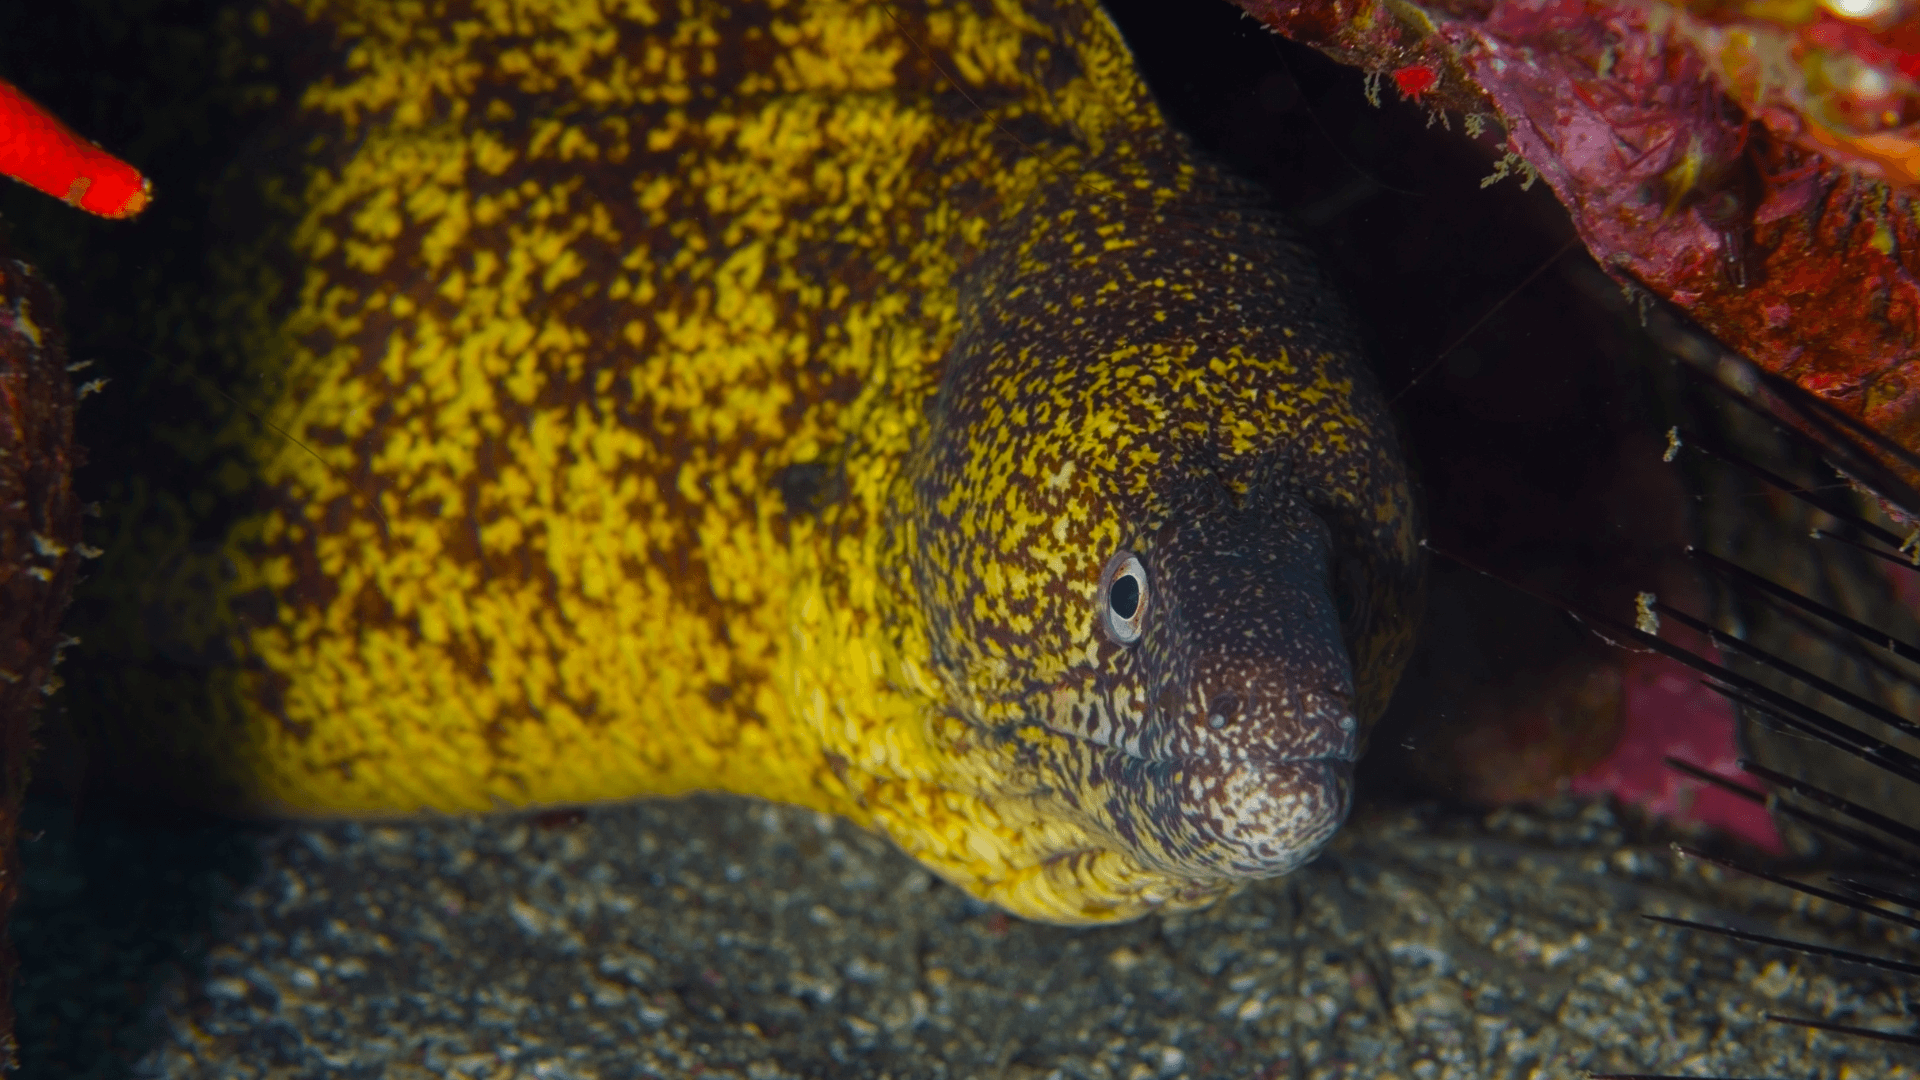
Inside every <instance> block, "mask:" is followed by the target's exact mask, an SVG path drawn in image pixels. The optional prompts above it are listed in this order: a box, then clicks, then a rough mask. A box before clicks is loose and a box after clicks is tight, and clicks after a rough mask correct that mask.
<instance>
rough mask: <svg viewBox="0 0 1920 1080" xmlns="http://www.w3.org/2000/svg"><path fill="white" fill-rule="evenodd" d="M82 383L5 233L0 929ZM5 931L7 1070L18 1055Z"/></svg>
mask: <svg viewBox="0 0 1920 1080" xmlns="http://www.w3.org/2000/svg"><path fill="white" fill-rule="evenodd" d="M73 410H74V389H73V383H72V376H71V375H70V374H69V373H68V371H67V349H66V339H65V337H64V336H63V333H62V330H61V328H60V303H59V299H58V298H57V297H56V296H55V294H54V291H53V288H52V286H50V285H49V284H48V283H47V282H46V280H45V279H44V278H42V277H40V276H39V275H38V274H36V273H35V272H34V270H33V268H32V267H30V266H28V265H27V264H26V263H24V262H22V261H20V260H19V259H17V258H14V257H13V254H12V252H11V251H10V250H9V249H8V247H7V245H6V244H5V243H4V241H0V928H4V927H5V925H6V918H7V913H8V911H9V910H11V909H12V907H13V904H14V900H15V898H16V896H17V894H18V884H17V883H18V878H19V874H18V871H17V869H16V867H15V863H14V835H15V833H16V832H17V830H18V823H19V814H20V804H21V799H22V797H23V796H24V795H25V792H26V787H27V765H28V758H29V757H30V756H31V754H32V750H33V729H34V723H35V713H36V711H37V710H38V708H39V706H40V703H41V701H42V700H43V698H44V696H45V693H50V692H51V691H52V689H53V687H54V686H56V685H57V683H56V682H55V681H54V676H53V666H54V664H55V663H57V662H58V656H59V647H60V625H59V624H60V616H61V614H62V613H63V612H65V611H66V608H67V600H68V598H69V597H70V596H71V594H72V592H73V582H74V576H75V574H76V573H77V571H78V568H79V562H80V557H79V554H78V549H79V537H80V504H79V502H78V500H76V499H75V498H74V494H73V467H74V465H75V464H77V459H78V457H79V453H78V451H76V450H75V449H74V445H73ZM13 968H14V955H13V951H12V949H11V947H10V946H8V945H6V944H5V942H4V939H0V1070H3V1069H6V1068H10V1067H11V1066H12V1064H13V1062H14V1043H13V1038H12V1035H11V1034H10V1032H11V1030H12V1012H11V1008H10V1005H9V1002H8V1000H7V993H8V988H9V987H11V986H12V983H13Z"/></svg>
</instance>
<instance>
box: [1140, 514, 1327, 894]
mask: <svg viewBox="0 0 1920 1080" xmlns="http://www.w3.org/2000/svg"><path fill="white" fill-rule="evenodd" d="M1330 552H1331V539H1330V536H1329V533H1328V530H1327V527H1326V525H1325V524H1324V523H1323V522H1322V521H1321V519H1320V518H1319V517H1318V516H1317V515H1316V514H1314V513H1313V511H1312V510H1311V509H1310V508H1309V507H1308V506H1307V505H1306V504H1305V503H1304V502H1303V501H1301V500H1299V499H1298V498H1295V497H1292V496H1282V497H1280V498H1278V499H1277V500H1275V501H1274V502H1271V503H1269V504H1267V505H1265V506H1263V507H1260V508H1258V509H1254V510H1247V509H1236V508H1221V509H1218V510H1216V511H1214V512H1212V513H1206V514H1201V515H1196V516H1194V517H1189V518H1186V519H1185V520H1183V521H1181V522H1179V523H1178V524H1175V525H1173V526H1170V527H1169V528H1167V529H1164V530H1162V531H1161V532H1160V533H1159V535H1158V536H1157V537H1156V538H1155V540H1154V542H1153V543H1152V544H1151V547H1150V549H1149V550H1148V551H1147V552H1145V554H1144V558H1143V560H1142V561H1143V564H1144V566H1145V567H1146V572H1147V576H1148V578H1149V580H1150V582H1151V584H1152V586H1153V587H1154V588H1155V590H1156V597H1157V599H1158V600H1159V605H1158V608H1157V609H1156V610H1155V611H1154V612H1153V614H1154V615H1155V616H1157V618H1156V619H1155V621H1154V624H1153V625H1151V626H1149V627H1147V628H1146V630H1145V632H1144V633H1143V634H1142V635H1141V640H1140V643H1139V644H1140V648H1141V651H1142V655H1141V660H1142V661H1144V663H1143V665H1142V667H1143V668H1144V671H1143V674H1144V676H1145V681H1146V682H1147V684H1148V693H1147V701H1148V707H1147V710H1146V716H1145V718H1144V720H1145V722H1144V724H1143V725H1142V728H1141V734H1142V737H1141V739H1140V740H1139V742H1138V743H1137V744H1136V749H1137V751H1138V752H1139V753H1140V756H1142V757H1144V758H1146V759H1147V760H1148V762H1150V764H1149V766H1148V767H1147V768H1146V770H1145V772H1146V774H1147V780H1148V782H1147V785H1146V786H1147V788H1148V789H1149V791H1150V794H1148V795H1146V797H1145V801H1146V802H1148V803H1149V804H1150V805H1151V809H1150V811H1149V812H1148V814H1147V815H1145V816H1146V817H1147V818H1148V820H1150V821H1151V822H1152V823H1153V826H1154V831H1155V832H1157V833H1158V834H1159V835H1158V840H1159V844H1158V846H1159V847H1160V848H1161V850H1163V851H1165V852H1167V853H1168V854H1169V855H1170V856H1171V858H1170V860H1169V861H1170V862H1173V863H1176V864H1179V865H1180V867H1181V868H1182V869H1184V870H1186V871H1187V872H1190V873H1199V874H1217V875H1221V876H1227V877H1267V876H1272V875H1276V874H1283V873H1286V872H1288V871H1290V870H1292V869H1294V868H1295V867H1297V866H1299V865H1300V864H1301V863H1304V862H1306V861H1307V860H1308V859H1310V858H1312V857H1313V855H1314V854H1315V853H1316V852H1317V851H1318V850H1319V848H1320V847H1321V846H1322V845H1323V844H1325V843H1326V841H1327V839H1328V838H1329V837H1331V836H1332V835H1333V833H1334V831H1335V830H1336V829H1338V828H1339V826H1340V824H1341V823H1342V822H1343V821H1344V820H1345V819H1346V816H1347V810H1348V807H1349V805H1350V803H1351V796H1352V771H1353V763H1354V761H1355V759H1357V758H1358V757H1359V754H1360V748H1361V744H1362V730H1361V727H1362V725H1361V722H1360V719H1359V718H1358V717H1357V716H1356V715H1355V711H1354V705H1353V702H1354V685H1353V674H1352V667H1351V664H1350V662H1349V659H1348V654H1347V649H1346V646H1345V643H1344V640H1343V636H1342V627H1341V624H1340V618H1339V614H1338V609H1337V606H1336V604H1335V601H1334V595H1333V587H1332V575H1331V572H1330V570H1329V566H1330V562H1331V559H1330Z"/></svg>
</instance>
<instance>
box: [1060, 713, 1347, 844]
mask: <svg viewBox="0 0 1920 1080" xmlns="http://www.w3.org/2000/svg"><path fill="white" fill-rule="evenodd" d="M1300 726H1301V727H1303V728H1306V729H1307V730H1306V731H1305V732H1303V733H1302V734H1301V735H1300V736H1299V737H1298V738H1296V739H1294V740H1290V742H1291V746H1290V748H1289V752H1287V753H1285V754H1284V755H1268V754H1258V753H1255V754H1246V753H1226V754H1222V753H1210V754H1176V755H1170V756H1166V757H1161V758H1146V757H1140V756H1136V755H1134V754H1131V753H1128V752H1127V751H1126V750H1124V749H1121V748H1117V747H1094V746H1092V745H1091V744H1088V746H1087V749H1089V750H1090V751H1093V752H1094V753H1096V754H1097V755H1098V757H1099V758H1101V759H1104V760H1103V761H1101V762H1100V763H1099V764H1097V765H1096V767H1095V775H1094V776H1092V777H1091V779H1093V780H1094V782H1095V783H1094V788H1095V790H1098V791H1100V792H1101V794H1102V798H1101V799H1100V800H1099V802H1098V804H1097V805H1096V806H1090V807H1087V809H1092V810H1094V811H1095V813H1094V816H1095V817H1096V818H1097V819H1098V821H1097V824H1098V826H1099V828H1100V829H1101V831H1103V832H1106V833H1107V834H1109V835H1111V836H1112V837H1114V839H1115V841H1116V842H1117V844H1118V846H1120V847H1121V848H1122V850H1126V851H1128V852H1130V853H1132V854H1133V855H1135V856H1136V857H1137V858H1139V859H1140V860H1141V861H1142V862H1143V863H1145V864H1146V865H1149V866H1153V867H1154V868H1156V869H1158V870H1161V871H1162V872H1165V873H1167V874H1170V875H1174V876H1177V877H1181V878H1186V879H1190V880H1195V881H1220V880H1227V881H1244V880H1251V879H1257V878H1268V877H1277V876H1279V875H1281V874H1286V873H1290V872H1292V871H1293V870H1295V869H1298V868H1299V867H1300V866H1301V865H1303V864H1304V863H1306V862H1308V861H1310V860H1311V859H1312V858H1313V857H1314V856H1315V855H1317V854H1318V853H1319V851H1320V849H1321V848H1322V847H1324V846H1325V845H1326V843H1327V841H1328V840H1329V839H1330V838H1331V837H1332V836H1333V834H1334V833H1335V832H1336V831H1337V830H1338V829H1339V828H1340V826H1341V824H1342V823H1343V822H1345V821H1346V818H1347V813H1348V811H1349V809H1350V808H1351V806H1352V801H1353V765H1354V762H1355V760H1356V759H1357V758H1358V757H1359V748H1360V740H1359V738H1358V736H1357V729H1358V724H1356V723H1354V722H1353V721H1352V716H1351V714H1350V713H1347V712H1345V711H1344V710H1338V711H1335V710H1327V711H1322V712H1319V713H1317V714H1315V715H1313V716H1312V717H1311V718H1310V719H1309V720H1307V721H1305V722H1302V723H1301V724H1300Z"/></svg>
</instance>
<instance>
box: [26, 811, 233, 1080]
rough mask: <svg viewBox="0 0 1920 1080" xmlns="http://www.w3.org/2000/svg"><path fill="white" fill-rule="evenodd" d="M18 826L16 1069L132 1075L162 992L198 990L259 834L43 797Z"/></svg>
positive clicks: (151, 1037) (36, 1074)
mask: <svg viewBox="0 0 1920 1080" xmlns="http://www.w3.org/2000/svg"><path fill="white" fill-rule="evenodd" d="M22 820H23V829H22V834H21V838H22V842H21V845H20V868H21V875H22V882H21V884H22V890H21V892H22V897H21V901H20V905H19V907H17V908H15V913H14V917H13V921H12V925H11V927H10V929H11V932H12V935H13V940H14V944H15V947H16V948H17V949H18V950H19V952H20V973H21V976H20V984H19V986H18V987H17V988H16V990H15V999H14V1000H15V1003H16V1007H17V1010H18V1019H17V1026H16V1031H15V1034H16V1037H17V1038H18V1039H19V1043H20V1061H21V1071H20V1073H19V1074H18V1075H19V1076H20V1077H22V1078H24V1080H36V1078H41V1077H49V1078H50V1077H62V1078H81V1077H85V1078H109V1077H122V1076H132V1075H135V1067H136V1064H137V1063H138V1062H139V1061H140V1060H141V1059H142V1058H144V1057H146V1056H147V1055H148V1054H149V1052H150V1051H151V1050H152V1048H153V1046H154V1044H155V1041H156V1039H158V1038H159V1036H160V1034H161V1032H162V1030H163V1027H164V1024H163V1022H162V1019H161V1010H160V1007H159V999H160V996H161V994H160V992H161V990H162V988H163V986H164V985H165V984H166V983H167V982H169V981H170V980H174V979H183V981H184V982H185V983H186V985H188V986H192V987H198V986H200V985H202V984H203V980H202V979H201V978H200V977H199V976H200V975H201V974H202V973H203V971H204V969H205V967H206V956H207V950H208V948H209V947H210V945H211V944H212V941H213V935H214V930H215V921H216V919H217V918H218V916H219V914H220V912H221V910H222V909H223V908H225V907H227V906H228V905H229V904H230V903H231V901H232V898H233V897H234V896H235V895H236V894H237V893H238V892H239V890H240V889H242V888H244V887H245V884H246V883H247V882H248V881H250V880H251V879H252V878H253V877H254V876H255V875H256V874H257V873H258V872H259V869H260V865H261V862H260V856H259V846H258V839H257V838H258V836H259V830H258V829H257V828H256V827H251V826H244V825H238V824H235V823H233V822H229V821H221V820H217V819H213V818H203V817H193V816H186V815H182V814H178V813H169V814H158V813H155V812H153V811H151V810H147V811H140V810H137V809H132V808H122V809H113V810H107V809H101V808H95V807H83V808H81V809H79V810H78V811H76V810H75V808H74V807H73V806H72V805H71V804H70V803H68V802H66V801H65V800H57V799H52V798H48V797H45V796H39V797H29V799H28V801H27V807H26V812H25V814H24V816H23V819H22ZM198 1004H200V1003H195V1006H197V1005H198ZM190 1007H194V1006H190Z"/></svg>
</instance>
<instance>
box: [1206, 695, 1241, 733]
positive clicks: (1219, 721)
mask: <svg viewBox="0 0 1920 1080" xmlns="http://www.w3.org/2000/svg"><path fill="white" fill-rule="evenodd" d="M1208 704H1209V705H1211V706H1212V708H1209V709H1208V710H1207V726H1208V727H1210V728H1212V729H1213V730H1215V731H1219V730H1220V729H1221V728H1223V727H1226V726H1227V725H1228V724H1231V723H1233V722H1234V720H1236V719H1238V718H1239V715H1240V699H1239V698H1237V697H1234V696H1233V695H1232V694H1221V695H1220V696H1219V697H1217V698H1214V699H1213V700H1212V701H1210V702H1208Z"/></svg>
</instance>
